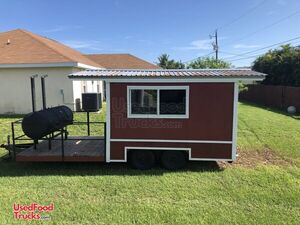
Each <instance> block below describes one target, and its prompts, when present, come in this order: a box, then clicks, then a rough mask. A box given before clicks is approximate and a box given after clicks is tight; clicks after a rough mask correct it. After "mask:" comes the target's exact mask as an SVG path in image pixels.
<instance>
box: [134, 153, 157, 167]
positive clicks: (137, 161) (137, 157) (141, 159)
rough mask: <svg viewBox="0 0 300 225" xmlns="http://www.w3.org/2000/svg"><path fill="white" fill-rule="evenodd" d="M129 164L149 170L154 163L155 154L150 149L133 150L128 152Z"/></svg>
mask: <svg viewBox="0 0 300 225" xmlns="http://www.w3.org/2000/svg"><path fill="white" fill-rule="evenodd" d="M129 156H130V164H131V166H132V167H133V168H135V169H139V170H149V169H151V168H152V167H153V166H154V165H155V155H154V153H153V152H152V151H147V150H135V151H131V152H130V155H129Z"/></svg>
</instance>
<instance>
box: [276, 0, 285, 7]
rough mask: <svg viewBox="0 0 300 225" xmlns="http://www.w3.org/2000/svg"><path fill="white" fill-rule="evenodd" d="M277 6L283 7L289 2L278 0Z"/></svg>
mask: <svg viewBox="0 0 300 225" xmlns="http://www.w3.org/2000/svg"><path fill="white" fill-rule="evenodd" d="M277 4H278V5H281V6H283V5H286V4H287V1H286V0H277Z"/></svg>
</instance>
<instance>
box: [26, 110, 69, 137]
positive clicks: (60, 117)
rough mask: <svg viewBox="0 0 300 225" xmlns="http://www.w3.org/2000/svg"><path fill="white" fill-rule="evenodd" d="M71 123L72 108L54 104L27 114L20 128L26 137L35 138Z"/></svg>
mask: <svg viewBox="0 0 300 225" xmlns="http://www.w3.org/2000/svg"><path fill="white" fill-rule="evenodd" d="M72 123H73V112H72V110H71V109H70V108H68V107H67V106H56V107H53V108H48V109H44V110H40V111H37V112H32V113H29V114H27V115H26V116H25V117H24V118H23V121H22V129H23V132H24V134H26V135H27V136H28V137H30V138H32V139H33V140H37V139H40V138H42V137H44V136H46V135H48V134H51V133H52V132H54V131H57V130H60V129H62V128H63V127H64V126H66V125H69V124H72Z"/></svg>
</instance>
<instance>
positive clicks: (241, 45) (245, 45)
mask: <svg viewBox="0 0 300 225" xmlns="http://www.w3.org/2000/svg"><path fill="white" fill-rule="evenodd" d="M258 47H260V45H247V44H236V45H234V46H233V48H244V49H245V48H258Z"/></svg>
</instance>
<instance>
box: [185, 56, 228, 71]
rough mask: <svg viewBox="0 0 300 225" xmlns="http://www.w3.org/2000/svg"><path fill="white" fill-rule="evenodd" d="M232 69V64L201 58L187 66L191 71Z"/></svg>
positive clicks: (220, 60) (211, 58) (210, 58)
mask: <svg viewBox="0 0 300 225" xmlns="http://www.w3.org/2000/svg"><path fill="white" fill-rule="evenodd" d="M230 67H231V63H229V62H226V61H224V60H222V59H218V60H216V59H215V58H213V57H200V58H198V59H196V60H195V61H193V62H191V63H189V64H188V65H187V68H189V69H191V68H192V69H223V68H230Z"/></svg>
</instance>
